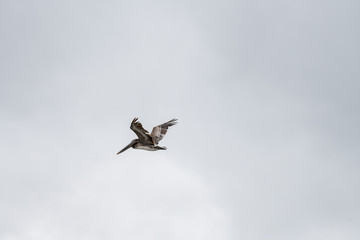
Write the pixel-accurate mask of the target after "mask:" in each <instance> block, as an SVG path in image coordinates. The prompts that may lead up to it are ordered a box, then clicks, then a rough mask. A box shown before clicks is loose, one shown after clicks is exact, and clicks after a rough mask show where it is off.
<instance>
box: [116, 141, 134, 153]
mask: <svg viewBox="0 0 360 240" xmlns="http://www.w3.org/2000/svg"><path fill="white" fill-rule="evenodd" d="M133 144H134V142H133V141H131V143H129V144H128V145H127V146H126V147H124V148H123V149H121V151H120V152H118V153H117V154H120V153H122V152H124V151H126V150H128V149H129V148H131V147H132V145H133Z"/></svg>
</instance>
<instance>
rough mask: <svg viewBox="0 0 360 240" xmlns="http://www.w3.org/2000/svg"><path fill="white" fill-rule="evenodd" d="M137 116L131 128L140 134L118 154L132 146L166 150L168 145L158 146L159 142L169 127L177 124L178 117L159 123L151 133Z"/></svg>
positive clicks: (151, 149)
mask: <svg viewBox="0 0 360 240" xmlns="http://www.w3.org/2000/svg"><path fill="white" fill-rule="evenodd" d="M137 120H138V119H137V118H134V120H133V121H132V122H131V125H130V129H131V130H133V131H134V132H135V134H136V135H137V136H138V138H137V139H134V140H132V141H131V142H130V143H129V144H128V145H127V146H126V147H124V148H123V149H122V150H121V151H119V152H118V153H117V154H120V153H122V152H124V151H126V150H127V149H129V148H130V147H132V148H134V149H143V150H147V151H157V150H166V147H160V146H158V143H159V142H160V140H161V139H163V137H164V136H165V134H166V132H167V129H168V128H169V127H171V126H173V125H175V124H176V121H177V120H176V119H172V120H170V121H168V122H166V123H163V124H161V125H158V126H156V127H154V128H153V130H152V131H151V134H149V132H148V131H146V130H145V129H144V128H143V127H142V125H141V123H140V122H137Z"/></svg>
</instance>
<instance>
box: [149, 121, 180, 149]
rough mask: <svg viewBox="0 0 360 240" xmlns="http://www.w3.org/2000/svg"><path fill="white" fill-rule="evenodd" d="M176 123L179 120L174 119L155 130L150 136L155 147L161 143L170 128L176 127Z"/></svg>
mask: <svg viewBox="0 0 360 240" xmlns="http://www.w3.org/2000/svg"><path fill="white" fill-rule="evenodd" d="M176 121H177V119H175V118H174V119H171V120H170V121H168V122H166V123H163V124H160V125H158V126H156V127H154V128H153V130H152V131H151V134H150V136H151V137H152V140H153V142H154V144H155V145H157V144H158V143H159V142H160V140H161V139H163V138H164V136H165V134H166V132H167V130H168V128H169V127H171V126H173V125H175V124H176V123H177V122H176Z"/></svg>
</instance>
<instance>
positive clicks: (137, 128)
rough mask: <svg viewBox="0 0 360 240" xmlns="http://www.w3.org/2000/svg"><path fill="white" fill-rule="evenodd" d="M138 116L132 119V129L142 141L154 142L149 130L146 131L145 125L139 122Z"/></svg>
mask: <svg viewBox="0 0 360 240" xmlns="http://www.w3.org/2000/svg"><path fill="white" fill-rule="evenodd" d="M137 120H138V118H134V120H132V122H131V125H130V129H131V130H133V131H134V132H135V134H136V135H137V136H138V138H139V141H140V142H141V143H144V144H145V143H148V142H151V143H152V139H151V137H150V136H149V134H148V133H149V132H148V131H146V130H145V129H144V128H143V126H142V125H141V123H140V122H137Z"/></svg>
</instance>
